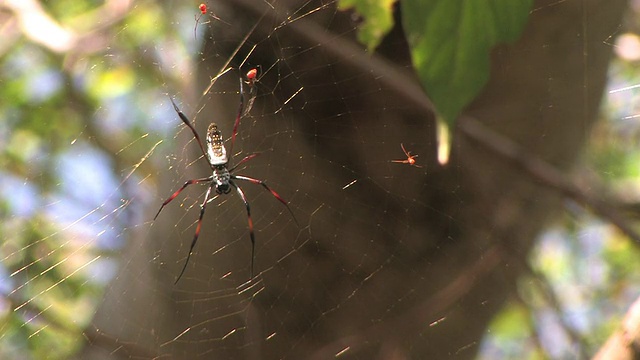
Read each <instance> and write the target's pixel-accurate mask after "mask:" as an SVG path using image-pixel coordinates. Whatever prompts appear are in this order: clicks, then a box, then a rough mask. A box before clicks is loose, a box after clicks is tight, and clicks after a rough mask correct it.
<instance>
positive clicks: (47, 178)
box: [0, 0, 188, 359]
mask: <svg viewBox="0 0 640 360" xmlns="http://www.w3.org/2000/svg"><path fill="white" fill-rule="evenodd" d="M23 4H24V3H23ZM21 5H22V4H20V2H6V3H2V2H0V21H1V22H2V24H1V26H0V28H1V29H2V30H1V31H2V34H3V35H0V36H2V38H3V45H2V46H0V83H1V84H2V86H0V117H1V118H2V119H3V121H2V122H0V167H1V169H2V170H0V216H1V220H2V221H0V234H1V235H2V239H3V241H2V244H1V245H0V258H1V259H2V269H1V270H0V276H2V282H1V284H2V286H0V291H1V293H2V298H1V300H0V305H1V306H0V358H3V359H45V358H46V359H66V358H69V357H70V356H71V355H72V354H73V353H75V352H76V351H78V350H79V349H80V348H81V347H82V346H83V344H84V337H83V335H82V331H83V330H84V329H85V327H86V326H88V324H89V323H90V321H91V317H92V315H93V313H94V311H95V308H96V306H97V305H98V302H99V300H100V298H101V295H102V290H103V286H104V284H105V282H106V281H108V279H105V275H104V274H105V269H106V270H107V272H106V273H107V274H108V273H109V271H108V269H114V268H115V267H116V266H117V265H116V264H117V263H116V262H115V261H116V259H111V258H110V256H109V254H110V253H111V250H112V249H115V248H118V247H119V246H121V245H122V240H121V239H119V237H121V236H122V235H123V229H126V228H127V227H133V226H134V225H136V222H137V221H139V219H138V218H137V217H135V216H132V215H133V214H135V213H136V212H140V210H136V209H135V207H137V206H138V207H139V206H141V205H142V204H143V203H144V201H140V202H138V203H128V202H126V201H124V199H130V198H132V197H133V195H134V194H135V195H136V196H137V197H138V198H140V197H141V196H142V195H143V194H144V193H145V192H144V191H143V190H144V189H143V188H144V186H145V184H144V183H142V182H141V181H140V180H141V179H142V178H146V177H147V175H145V174H150V173H151V174H155V173H156V172H157V171H156V170H155V169H154V164H153V163H151V162H149V161H147V162H143V163H142V164H141V167H140V169H139V171H138V172H134V173H133V174H132V176H131V178H123V177H124V176H125V175H126V174H128V173H130V172H131V170H132V169H133V168H134V165H135V164H137V163H139V162H140V160H141V159H143V157H144V156H145V154H146V153H147V152H148V151H149V150H150V149H151V148H152V146H153V145H154V144H155V143H156V142H157V141H158V140H159V139H160V137H161V136H162V134H159V133H158V131H162V130H163V127H167V125H164V122H158V120H161V119H158V117H157V114H158V113H159V111H156V110H155V108H157V105H158V104H163V103H164V102H165V100H166V92H167V88H174V87H177V85H176V79H180V77H181V76H182V74H178V70H176V69H172V68H171V67H170V66H169V67H167V69H161V64H164V63H166V62H167V59H165V58H164V57H163V56H164V55H165V53H164V52H163V51H160V50H159V49H164V50H166V51H167V53H168V54H181V53H185V52H186V50H185V49H184V44H188V41H175V39H174V38H173V37H175V30H174V29H171V28H168V27H167V26H168V25H169V24H171V23H173V22H172V21H170V20H169V17H170V16H180V14H181V12H180V11H176V12H174V13H167V9H166V8H165V7H163V6H164V5H161V4H160V3H159V2H158V1H145V2H144V3H140V5H134V4H131V3H130V2H122V1H116V0H112V1H94V0H58V1H43V2H37V1H35V2H33V3H29V7H28V8H22V7H21ZM183 6H184V8H180V9H184V11H188V8H187V6H188V4H185V5H183ZM27 15H30V16H33V17H29V16H27ZM38 16H39V17H38ZM33 19H36V20H33ZM168 20H169V21H168ZM43 32H45V33H46V32H48V33H49V34H50V35H51V36H49V37H42V38H40V37H38V36H40V34H42V33H43ZM49 34H47V35H49ZM69 43H70V44H71V45H68V44H69ZM61 49H62V50H61ZM151 109H153V110H151ZM150 113H151V114H150ZM169 114H170V113H169ZM171 120H174V119H173V118H171ZM150 130H151V131H152V132H151V133H150ZM125 181H128V182H127V183H125ZM118 183H120V186H119V185H118ZM123 184H124V185H126V186H122V185H123ZM105 189H108V190H105ZM112 189H116V190H115V191H114V190H112ZM100 191H105V193H104V194H101V193H100ZM106 191H108V192H106ZM111 191H113V192H112V193H109V192H111ZM141 200H144V199H141ZM123 203H124V204H126V206H122V204H123ZM123 213H124V214H127V216H120V215H122V214H123ZM105 229H114V231H110V230H105ZM111 273H112V272H111Z"/></svg>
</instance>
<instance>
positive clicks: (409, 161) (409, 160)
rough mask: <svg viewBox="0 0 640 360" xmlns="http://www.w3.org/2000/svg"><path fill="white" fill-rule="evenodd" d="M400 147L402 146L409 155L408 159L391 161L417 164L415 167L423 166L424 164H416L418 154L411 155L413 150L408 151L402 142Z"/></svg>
mask: <svg viewBox="0 0 640 360" xmlns="http://www.w3.org/2000/svg"><path fill="white" fill-rule="evenodd" d="M400 147H401V148H402V151H403V152H404V154H405V155H406V156H407V159H406V160H391V162H394V163H400V164H409V165H411V166H415V167H419V168H421V167H422V166H420V165H417V164H416V159H415V158H417V157H418V155H411V151H407V150H406V149H405V148H404V145H403V144H402V143H401V144H400Z"/></svg>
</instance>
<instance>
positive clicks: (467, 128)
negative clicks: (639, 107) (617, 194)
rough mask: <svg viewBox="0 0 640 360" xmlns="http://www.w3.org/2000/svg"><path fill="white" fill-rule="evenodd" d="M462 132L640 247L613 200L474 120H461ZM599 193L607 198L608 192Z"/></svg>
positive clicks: (460, 128) (634, 232) (459, 124)
mask: <svg viewBox="0 0 640 360" xmlns="http://www.w3.org/2000/svg"><path fill="white" fill-rule="evenodd" d="M458 129H459V130H460V131H461V132H462V133H463V134H464V135H465V136H467V137H468V138H469V139H471V140H473V141H475V142H476V143H478V144H480V145H482V146H483V147H484V148H485V149H487V150H489V151H491V152H493V153H494V154H495V155H497V156H499V157H501V158H503V159H505V160H507V161H509V162H511V163H512V164H513V165H514V166H516V167H518V168H520V169H521V170H522V171H524V172H525V173H527V174H528V175H529V176H530V177H531V178H532V179H533V180H535V181H536V182H538V183H540V184H541V185H544V186H545V187H547V188H550V189H553V190H555V191H557V192H558V193H560V194H562V195H563V196H564V197H566V198H569V199H571V200H573V201H575V202H577V203H579V204H581V205H582V206H585V207H588V208H591V209H592V210H593V212H595V213H596V214H597V215H598V216H599V217H601V218H604V219H607V220H609V221H610V222H611V223H612V224H614V225H615V226H617V227H618V229H619V230H620V231H622V232H623V233H624V234H625V235H627V236H628V237H629V238H631V239H632V240H633V241H634V242H635V244H636V245H640V234H638V232H637V231H636V230H635V229H633V227H632V226H631V224H630V223H629V221H628V220H627V219H626V218H625V217H624V216H622V214H620V212H619V211H618V210H617V209H616V208H615V207H613V206H611V205H609V204H610V203H615V202H614V201H612V200H611V199H607V198H605V197H602V198H596V197H594V196H593V195H591V194H589V193H587V192H586V191H584V190H582V189H580V188H579V187H578V186H577V185H576V184H575V183H573V182H572V181H570V180H569V179H568V178H567V176H566V175H565V174H563V173H561V172H560V171H558V170H557V169H556V168H554V167H553V166H551V165H550V164H549V163H547V162H545V161H543V160H542V159H540V158H539V157H537V156H534V155H532V154H531V153H529V152H528V151H526V149H524V148H523V147H521V146H519V145H518V144H516V143H515V142H514V141H512V140H510V139H508V138H507V137H504V136H502V135H500V134H498V133H496V132H494V131H492V130H490V129H489V128H487V127H486V126H484V125H483V124H482V123H480V122H479V121H478V120H476V119H474V118H471V117H463V118H461V119H460V121H459V122H458ZM597 193H600V194H603V193H604V191H599V192H597Z"/></svg>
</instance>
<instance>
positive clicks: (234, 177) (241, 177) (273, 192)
mask: <svg viewBox="0 0 640 360" xmlns="http://www.w3.org/2000/svg"><path fill="white" fill-rule="evenodd" d="M231 178H232V179H237V180H243V181H249V182H252V183H254V184H258V185H262V187H263V188H265V189H267V190H268V191H269V192H270V193H271V195H273V197H275V198H276V199H278V201H280V202H281V203H282V204H284V206H286V208H287V210H289V213H290V214H291V217H292V218H293V221H295V222H296V225H297V226H298V227H300V223H298V219H296V216H295V215H294V214H293V211H291V208H290V207H289V204H288V203H287V201H286V200H285V199H283V198H282V197H281V196H280V195H278V193H277V192H275V191H274V190H273V189H271V188H270V187H269V186H267V184H265V182H264V181H262V180H258V179H254V178H251V177H248V176H242V175H231Z"/></svg>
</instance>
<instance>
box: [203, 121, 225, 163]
mask: <svg viewBox="0 0 640 360" xmlns="http://www.w3.org/2000/svg"><path fill="white" fill-rule="evenodd" d="M207 156H208V157H209V161H210V162H211V165H213V166H217V165H224V164H226V163H227V162H229V160H228V159H227V149H225V147H224V141H223V139H222V134H220V131H218V125H216V124H215V123H211V124H209V128H208V129H207Z"/></svg>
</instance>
